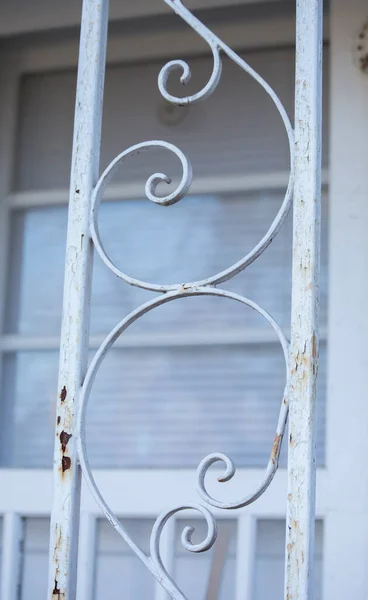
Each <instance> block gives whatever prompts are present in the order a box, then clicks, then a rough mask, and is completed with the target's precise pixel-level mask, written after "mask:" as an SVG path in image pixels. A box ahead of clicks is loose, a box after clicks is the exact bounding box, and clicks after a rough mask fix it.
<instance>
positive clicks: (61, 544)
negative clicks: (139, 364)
mask: <svg viewBox="0 0 368 600" xmlns="http://www.w3.org/2000/svg"><path fill="white" fill-rule="evenodd" d="M107 22H108V0H84V2H83V11H82V27H81V39H80V51H79V63H78V80H77V96H76V108H75V122H74V139H73V156H72V167H71V182H70V199H69V217H68V234H67V249H66V265H65V282H64V299H63V320H62V331H61V348H60V366H59V387H58V399H57V416H56V419H57V422H56V439H55V452H54V496H53V506H52V513H51V531H50V561H49V584H48V598H49V599H50V598H53V599H57V600H74V599H75V594H76V564H77V550H78V528H79V509H80V479H81V477H80V468H79V467H78V465H77V460H76V440H75V435H74V424H75V415H76V410H77V405H78V395H79V391H80V388H81V385H82V381H83V378H84V376H85V372H86V367H87V353H88V337H89V304H90V290H91V274H92V258H93V247H92V243H91V240H90V236H89V228H88V220H89V211H90V201H91V193H92V189H93V187H94V185H95V184H96V182H97V179H98V169H99V154H100V138H101V120H102V100H103V86H104V74H105V57H106V40H107Z"/></svg>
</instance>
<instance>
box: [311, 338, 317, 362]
mask: <svg viewBox="0 0 368 600" xmlns="http://www.w3.org/2000/svg"><path fill="white" fill-rule="evenodd" d="M312 356H313V358H316V356H317V340H316V334H315V333H314V334H313V336H312Z"/></svg>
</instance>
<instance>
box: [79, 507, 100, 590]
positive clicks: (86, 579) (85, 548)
mask: <svg viewBox="0 0 368 600" xmlns="http://www.w3.org/2000/svg"><path fill="white" fill-rule="evenodd" d="M79 540H80V541H79V549H78V579H77V598H78V600H91V598H93V597H94V586H95V577H94V576H92V575H91V574H92V573H95V569H96V546H97V519H96V516H95V515H94V514H91V513H90V512H86V511H82V512H81V515H80V526H79Z"/></svg>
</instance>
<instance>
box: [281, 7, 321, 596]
mask: <svg viewBox="0 0 368 600" xmlns="http://www.w3.org/2000/svg"><path fill="white" fill-rule="evenodd" d="M321 92H322V0H297V42H296V84H295V188H294V224H293V229H294V231H293V288H292V322H291V342H290V371H291V374H290V387H289V403H290V409H289V410H290V413H289V464H288V470H289V485H288V503H287V506H288V510H287V524H286V569H285V599H287V600H308V599H309V600H310V598H312V593H313V588H312V585H313V577H312V570H313V549H314V513H315V469H316V465H315V429H316V427H315V400H316V378H317V370H318V342H319V340H318V305H319V244H320V240H319V237H320V211H321V115H322V108H321V107H322V104H321Z"/></svg>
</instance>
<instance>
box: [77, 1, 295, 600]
mask: <svg viewBox="0 0 368 600" xmlns="http://www.w3.org/2000/svg"><path fill="white" fill-rule="evenodd" d="M164 1H165V3H166V4H167V5H168V6H170V7H171V8H172V9H173V10H174V12H176V13H177V14H178V15H179V16H180V17H181V18H182V19H183V20H184V21H186V22H187V23H188V24H189V25H190V27H191V28H192V29H193V30H195V31H196V32H197V33H198V35H200V36H201V37H202V38H203V39H204V40H205V41H206V42H207V43H208V45H209V47H210V49H211V52H212V56H213V69H212V73H211V76H210V78H209V80H208V82H207V83H206V85H205V86H204V87H203V88H202V89H201V90H200V91H198V92H197V93H195V94H192V95H188V96H184V97H182V98H180V97H177V96H173V95H171V94H170V93H169V92H168V90H167V83H168V79H169V76H170V74H171V73H172V72H173V71H177V70H181V73H182V74H181V77H180V81H181V83H182V84H183V85H185V84H187V83H188V82H189V79H190V77H191V71H190V67H189V65H188V64H187V63H186V62H184V61H182V60H173V61H170V62H168V63H167V64H166V65H165V66H164V67H163V68H162V69H161V72H160V74H159V77H158V87H159V90H160V92H161V94H162V96H163V97H164V98H165V99H166V100H167V101H169V102H171V103H174V104H179V105H185V104H191V103H195V102H198V101H200V100H204V99H206V98H208V97H209V96H210V95H211V94H212V93H213V92H214V90H215V89H216V87H217V85H218V83H219V81H220V77H221V69H222V63H221V53H224V54H226V55H227V56H228V57H229V58H230V59H231V60H232V61H233V62H234V63H235V64H237V65H238V66H239V67H240V68H241V69H242V70H243V71H244V72H246V73H247V74H248V75H250V76H251V77H252V78H253V79H254V80H255V81H257V82H258V83H259V85H261V87H262V88H263V89H264V91H265V92H266V93H267V94H268V95H269V97H270V98H271V100H272V101H273V103H274V105H275V107H276V109H277V110H278V112H279V114H280V117H281V119H282V121H283V123H284V126H285V129H286V133H287V137H288V143H289V149H290V176H289V182H288V186H287V189H286V193H285V196H284V199H283V202H282V204H281V206H280V208H279V211H278V213H277V215H276V217H275V219H274V220H273V222H272V223H271V225H270V227H269V229H268V231H267V232H266V233H265V235H264V236H263V237H262V239H261V240H260V241H259V242H258V243H257V244H256V245H255V246H254V247H253V248H252V249H251V250H250V251H249V252H248V253H247V254H246V255H245V256H244V257H243V258H241V259H240V260H239V261H238V262H236V263H234V264H233V265H231V266H229V267H228V268H227V269H225V270H223V271H221V272H219V273H216V274H214V275H211V276H209V277H207V278H206V279H203V280H200V281H196V282H191V283H186V284H181V283H180V284H179V283H178V284H154V283H150V282H145V281H142V280H139V279H135V278H133V277H131V276H130V275H128V274H126V273H124V272H123V271H121V270H120V269H119V268H118V267H117V266H116V265H115V264H114V263H113V262H112V260H111V259H110V257H109V256H108V255H107V253H106V251H105V249H104V247H103V243H102V240H101V237H100V234H99V229H98V216H99V207H100V202H101V199H102V197H103V193H104V191H105V189H106V187H107V186H108V184H109V182H110V180H111V178H112V177H113V175H114V174H115V172H116V171H117V170H118V169H119V168H120V167H121V166H122V165H123V163H124V160H125V159H126V158H127V157H128V156H132V155H134V154H140V153H141V152H143V151H147V150H153V149H155V148H160V149H164V150H167V151H169V152H172V153H174V154H175V155H176V156H177V157H178V159H179V161H180V163H181V166H182V177H181V180H180V182H179V184H178V186H177V187H176V189H175V190H174V191H173V192H171V193H170V194H167V195H163V196H160V195H158V192H157V188H158V186H159V185H161V184H164V183H166V184H168V183H171V179H170V177H169V176H167V175H166V174H164V173H155V174H153V175H151V176H150V177H149V178H148V180H147V182H146V186H145V194H146V196H147V198H148V199H149V200H151V201H152V202H154V203H156V204H158V205H161V206H169V205H171V204H174V203H176V202H178V201H179V200H181V199H182V198H183V197H185V195H186V194H187V193H188V191H189V189H190V185H191V182H192V168H191V164H190V161H189V160H188V158H187V157H186V156H185V155H184V154H183V152H182V151H181V150H180V149H179V148H177V147H176V146H174V145H172V144H169V143H167V142H165V141H157V140H154V141H149V142H142V143H140V144H136V145H134V146H132V147H130V148H128V149H127V150H125V151H123V152H121V153H120V154H119V155H118V156H117V157H116V158H115V159H114V160H113V161H112V162H111V163H110V164H109V165H108V167H107V168H106V169H105V171H104V172H103V174H102V175H101V177H100V179H99V181H98V182H97V185H96V186H95V188H94V191H93V195H92V200H91V214H90V234H91V238H92V240H93V243H94V247H95V248H96V251H97V253H98V254H99V255H100V257H101V259H102V260H103V262H104V263H105V265H106V266H107V267H108V268H109V269H110V270H111V271H112V272H113V273H114V274H115V275H117V276H118V277H119V278H120V279H122V280H124V281H125V282H126V283H127V284H129V285H133V286H136V287H140V288H143V289H146V290H152V291H157V292H160V294H161V295H160V296H158V297H156V298H154V299H153V300H151V301H149V302H147V303H145V304H143V305H142V306H140V307H138V308H137V309H136V310H134V311H133V312H132V313H130V315H128V316H127V317H125V318H124V319H123V320H122V321H121V322H120V323H119V324H118V325H117V326H116V327H115V328H114V329H113V330H112V331H111V332H110V333H109V335H108V336H107V337H106V338H105V340H104V342H103V343H102V345H101V346H100V348H99V349H98V351H97V352H96V354H95V356H94V358H93V360H92V363H91V365H90V367H89V369H88V372H87V375H86V378H85V380H84V383H83V386H82V389H81V394H80V398H79V408H78V415H77V428H76V429H77V431H76V438H77V452H78V458H79V462H80V465H81V469H82V472H83V474H84V477H85V480H86V483H87V485H88V487H89V489H90V491H91V493H92V495H93V497H94V498H95V500H96V502H97V504H98V505H99V506H100V508H101V510H102V511H103V513H104V514H105V516H106V518H107V519H108V520H109V522H110V523H111V524H112V525H113V527H114V528H115V529H116V530H117V532H118V533H119V534H120V535H121V537H122V538H123V539H124V540H125V542H126V543H127V544H128V545H129V547H130V548H131V549H132V550H133V552H134V553H135V554H136V555H137V556H138V558H140V560H141V561H142V562H143V563H144V564H145V565H146V567H147V568H148V569H149V570H150V572H151V573H152V574H153V575H154V577H155V578H156V579H157V580H158V581H159V582H160V583H161V585H162V586H163V587H164V589H165V590H166V591H167V592H168V593H169V594H170V596H171V597H172V598H174V599H176V600H186V597H185V596H184V595H183V593H182V592H181V590H180V589H179V588H178V587H177V585H176V584H175V582H174V581H173V579H172V578H171V576H170V575H169V573H168V572H167V571H166V569H165V567H164V565H163V562H162V559H161V556H160V549H159V545H160V538H161V535H162V531H163V529H164V526H165V524H166V523H167V521H168V520H169V519H170V518H171V517H173V516H174V515H176V514H177V513H179V512H181V511H183V510H188V509H190V510H195V511H197V512H199V513H200V514H201V515H202V516H203V517H204V519H205V520H206V523H207V535H206V538H205V540H203V541H202V542H201V543H199V544H193V543H192V539H191V536H192V534H193V528H191V527H186V528H185V529H184V531H183V534H182V543H183V546H184V548H185V549H186V550H188V551H190V552H196V553H198V552H205V551H206V550H208V549H209V548H211V547H212V545H213V544H214V543H215V540H216V536H217V527H216V521H215V517H214V516H213V514H212V513H211V512H210V511H209V510H208V508H206V507H205V506H201V505H197V504H183V505H182V506H179V507H176V508H174V509H171V510H169V511H168V512H166V513H164V514H163V515H161V516H160V517H158V519H157V520H156V522H155V524H154V526H153V529H152V533H151V540H150V555H149V556H148V555H147V554H146V553H145V552H144V551H143V550H142V549H141V548H140V547H139V546H138V545H137V544H136V543H135V542H134V541H133V540H132V539H131V537H130V535H129V534H128V532H127V530H126V529H125V528H124V527H123V525H122V524H121V523H120V521H119V519H118V518H117V517H116V515H115V514H114V513H113V511H112V510H111V508H110V507H109V506H108V504H107V502H106V501H105V499H104V497H103V495H102V493H101V492H100V490H99V488H98V486H97V484H96V482H95V480H94V477H93V473H92V470H91V467H90V464H89V461H88V455H87V450H86V445H85V416H86V410H87V405H88V399H89V395H90V392H91V388H92V385H93V382H94V379H95V376H96V374H97V372H98V370H99V367H100V366H101V363H102V361H103V360H104V357H105V356H106V354H107V352H108V351H109V349H110V348H111V347H112V345H113V344H114V342H115V341H116V340H117V338H118V337H119V336H120V335H122V334H123V332H124V331H125V330H126V329H127V328H128V327H129V326H130V325H131V324H132V323H133V322H134V321H135V320H137V319H138V318H140V317H141V316H143V315H144V314H145V313H147V312H149V311H151V310H153V309H154V308H156V307H158V306H160V305H163V304H165V303H167V302H171V301H174V300H177V299H179V298H185V297H191V296H219V297H223V298H228V299H231V300H235V301H237V302H240V303H242V304H244V305H246V306H248V307H249V308H251V309H253V310H255V311H256V312H257V313H258V314H260V315H261V316H262V317H263V318H264V319H266V321H267V322H268V323H269V325H270V326H271V327H272V328H273V330H274V331H275V333H276V335H277V338H278V340H279V342H280V345H281V347H282V351H283V355H284V359H285V364H286V385H285V390H286V389H287V384H288V379H289V368H288V341H287V339H286V337H285V335H284V333H283V332H282V330H281V328H280V327H279V325H278V324H277V323H276V321H275V320H274V319H273V318H272V317H271V316H270V315H269V314H268V313H267V312H266V311H265V310H264V309H263V308H262V307H260V306H259V305H257V304H256V303H255V302H253V301H252V300H250V299H248V298H245V297H243V296H240V295H238V294H235V293H232V292H229V291H227V290H223V289H217V288H215V287H214V286H216V285H218V284H220V283H222V282H225V281H227V280H229V279H231V278H233V277H235V275H237V274H238V273H239V272H240V271H242V270H244V269H245V268H246V267H248V266H249V265H250V264H251V263H252V262H254V261H255V260H256V259H257V258H258V257H259V256H260V255H261V254H262V253H263V252H264V251H265V249H266V248H267V247H268V246H269V245H270V244H271V242H272V240H273V239H274V238H275V236H276V235H277V233H278V232H279V230H280V228H281V226H282V224H283V223H284V221H285V218H286V216H287V214H288V212H289V210H290V207H291V204H292V191H293V181H294V133H293V129H292V126H291V123H290V121H289V118H288V116H287V114H286V111H285V109H284V107H283V105H282V103H281V102H280V100H279V98H278V97H277V95H276V94H275V92H274V91H273V89H272V88H271V87H270V86H269V85H268V83H267V82H266V81H265V80H264V79H263V78H262V77H260V75H258V73H256V72H255V71H254V70H253V69H252V68H251V67H250V65H248V64H247V63H246V62H245V61H244V60H243V59H242V58H241V57H240V56H238V55H237V54H236V53H235V52H234V51H233V50H232V49H231V48H229V46H227V45H226V44H225V43H224V42H222V40H220V39H219V38H218V37H217V36H215V35H214V34H213V33H212V32H211V31H210V30H209V29H208V28H207V27H205V26H204V25H203V24H202V23H201V22H200V21H199V20H198V19H197V18H196V17H194V16H193V15H192V14H191V13H190V11H188V10H187V9H186V8H185V6H184V5H183V4H182V2H181V0H164ZM287 414H288V399H287V395H286V392H285V395H284V397H283V399H282V402H281V406H280V411H279V418H278V424H277V428H276V435H275V439H274V443H273V446H272V450H271V453H270V458H269V462H268V465H267V467H266V470H265V474H264V477H263V479H262V481H261V482H260V484H259V485H258V487H257V488H256V490H254V491H253V492H252V493H251V494H249V495H248V496H246V497H244V498H241V499H239V500H238V501H236V502H231V503H229V502H226V503H225V502H221V501H219V500H217V499H216V498H214V497H212V496H211V495H210V494H209V492H208V491H207V488H206V476H207V474H208V471H209V469H210V468H211V466H212V465H213V464H215V463H221V464H222V465H223V467H224V472H223V473H222V475H221V476H219V477H218V481H219V482H220V483H225V482H228V481H230V480H231V479H232V478H233V477H234V475H235V473H236V469H235V466H234V464H233V462H232V461H231V459H230V458H229V457H227V456H225V455H224V454H221V453H213V454H210V455H208V456H207V457H205V458H204V459H203V460H202V461H201V463H200V464H199V467H198V471H197V490H198V493H199V494H200V496H201V497H202V499H203V500H204V501H205V502H206V503H207V504H209V505H212V506H214V507H216V508H220V509H230V510H231V509H236V508H240V507H244V506H246V505H248V504H251V503H252V502H254V501H255V500H257V499H258V498H259V497H260V496H261V495H262V494H263V493H264V492H265V490H266V489H267V488H268V487H269V485H270V483H271V481H272V479H273V477H274V475H275V473H276V471H277V468H278V459H279V454H280V449H281V443H282V439H283V435H284V432H285V426H286V420H287Z"/></svg>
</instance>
